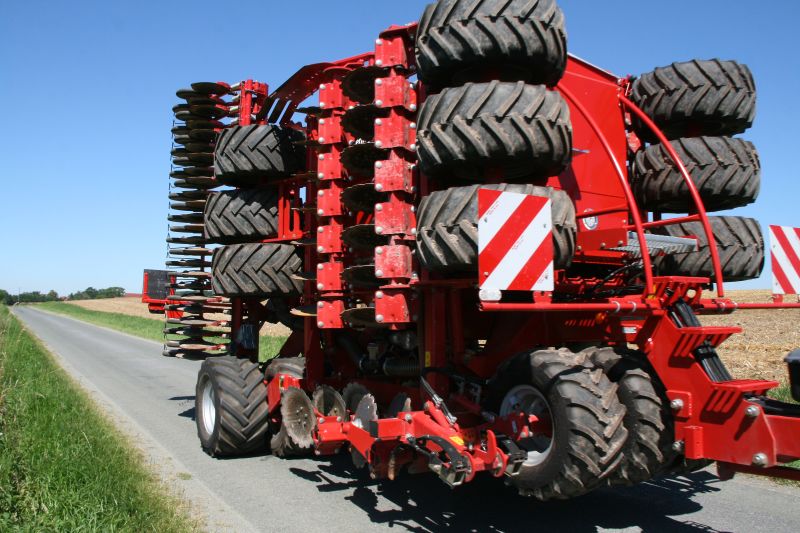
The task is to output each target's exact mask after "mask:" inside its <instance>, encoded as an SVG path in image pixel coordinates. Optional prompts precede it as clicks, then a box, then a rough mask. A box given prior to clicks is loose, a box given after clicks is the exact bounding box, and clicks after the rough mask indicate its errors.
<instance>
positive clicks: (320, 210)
mask: <svg viewBox="0 0 800 533" xmlns="http://www.w3.org/2000/svg"><path fill="white" fill-rule="evenodd" d="M317 214H318V215H319V216H325V210H324V209H317Z"/></svg>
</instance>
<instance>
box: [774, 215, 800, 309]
mask: <svg viewBox="0 0 800 533" xmlns="http://www.w3.org/2000/svg"><path fill="white" fill-rule="evenodd" d="M769 242H770V249H771V251H772V293H773V294H800V229H798V228H790V227H787V226H770V227H769Z"/></svg>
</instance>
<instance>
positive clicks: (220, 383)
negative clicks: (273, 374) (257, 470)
mask: <svg viewBox="0 0 800 533" xmlns="http://www.w3.org/2000/svg"><path fill="white" fill-rule="evenodd" d="M207 381H208V382H210V383H211V386H212V387H213V391H214V409H215V410H216V416H215V421H214V425H213V427H214V429H213V431H212V432H210V433H209V432H208V431H206V428H205V424H204V419H203V416H204V414H203V413H204V410H203V402H204V401H205V397H204V395H203V388H204V385H205V383H206V382H207ZM195 406H196V407H195V418H196V421H197V435H198V437H200V444H201V446H202V447H203V450H204V451H205V452H206V453H207V454H209V455H211V456H213V457H222V456H235V455H245V454H249V453H253V452H256V451H259V450H261V449H262V448H264V447H265V446H266V444H267V431H268V423H269V411H268V406H267V387H266V385H264V374H263V373H262V372H261V370H259V368H258V364H256V363H252V362H250V361H248V360H247V359H237V358H236V357H231V356H225V357H213V358H208V359H206V360H205V361H203V364H202V366H201V367H200V373H199V374H198V377H197V389H196V391H195Z"/></svg>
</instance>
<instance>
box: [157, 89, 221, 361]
mask: <svg viewBox="0 0 800 533" xmlns="http://www.w3.org/2000/svg"><path fill="white" fill-rule="evenodd" d="M230 92H231V91H230V87H229V86H228V85H226V84H222V83H214V82H198V83H193V84H192V85H191V88H186V89H181V90H179V91H177V93H176V94H177V96H178V98H180V99H181V100H182V102H181V103H179V104H177V105H175V106H174V107H173V108H172V111H173V113H174V114H175V122H174V124H175V126H174V127H173V128H172V139H173V148H172V154H171V155H172V171H171V172H170V182H171V183H170V193H169V200H170V204H169V207H170V214H169V216H168V220H169V222H170V225H169V235H168V237H167V243H168V250H169V251H168V257H167V262H166V263H167V268H168V269H169V270H170V271H171V272H172V273H173V275H174V277H173V278H172V283H171V285H170V288H172V289H174V290H175V291H174V292H175V294H173V295H171V296H169V297H168V300H169V302H168V303H167V306H166V310H167V320H166V326H165V329H164V333H165V343H164V352H163V353H164V355H166V356H170V357H183V358H203V357H206V356H207V355H213V354H216V353H219V352H220V350H221V349H222V348H224V345H223V344H224V343H223V338H224V337H226V336H227V332H226V331H225V329H224V328H223V327H221V326H224V324H225V321H224V320H220V319H219V317H218V316H209V315H211V314H219V313H223V312H225V311H226V307H227V305H226V304H225V303H224V302H222V301H221V300H220V299H219V298H214V297H213V295H212V294H211V272H210V267H211V254H212V250H211V249H210V248H208V247H207V242H206V238H205V226H204V224H203V211H204V209H205V205H206V201H207V199H208V195H209V192H210V191H211V190H213V189H215V188H217V187H218V186H219V184H218V183H217V181H216V180H215V179H214V168H213V164H214V147H215V144H216V138H217V132H218V131H219V130H220V129H221V128H223V127H224V126H225V124H224V123H223V122H222V120H223V119H224V118H225V117H227V116H229V113H230V103H228V102H226V101H225V100H224V99H223V98H224V97H225V96H226V95H228V94H230Z"/></svg>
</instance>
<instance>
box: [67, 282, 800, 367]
mask: <svg viewBox="0 0 800 533" xmlns="http://www.w3.org/2000/svg"><path fill="white" fill-rule="evenodd" d="M709 296H711V295H709ZM729 296H730V298H732V299H733V300H735V301H738V302H769V301H770V300H771V294H770V291H769V290H747V291H731V292H730V293H729ZM70 303H72V304H74V305H79V306H81V307H85V308H86V309H92V310H95V311H106V312H111V313H123V314H128V315H134V316H141V317H146V318H157V317H158V315H151V314H150V313H148V312H147V305H145V304H143V303H142V302H141V301H140V300H139V298H138V297H124V298H109V299H107V300H84V301H77V302H70ZM212 316H213V315H212ZM221 317H222V315H220V318H221ZM701 321H702V322H703V324H707V325H709V326H740V327H741V328H742V329H743V330H744V332H743V333H742V334H740V335H734V336H733V337H731V338H730V339H728V340H727V341H726V342H725V343H724V344H723V345H722V346H721V347H720V349H719V353H720V356H721V357H722V359H723V360H724V361H725V364H726V365H728V368H729V369H730V371H731V373H732V374H733V375H734V376H735V377H737V378H753V379H775V380H777V381H781V382H783V381H785V380H786V367H785V365H784V363H783V358H784V357H785V356H786V354H787V353H788V352H790V351H791V350H793V349H795V348H798V347H800V309H782V310H762V311H738V312H736V313H734V314H733V315H721V316H703V317H701ZM261 334H262V335H273V336H287V335H288V334H289V330H288V329H286V328H284V327H283V326H280V325H274V324H267V325H266V326H264V328H263V329H262V330H261Z"/></svg>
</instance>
